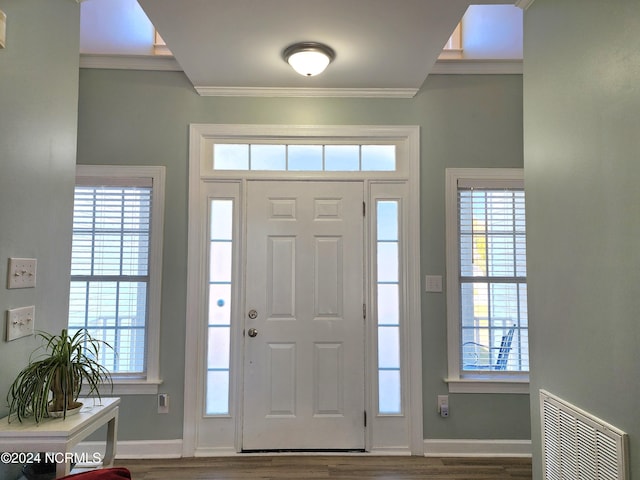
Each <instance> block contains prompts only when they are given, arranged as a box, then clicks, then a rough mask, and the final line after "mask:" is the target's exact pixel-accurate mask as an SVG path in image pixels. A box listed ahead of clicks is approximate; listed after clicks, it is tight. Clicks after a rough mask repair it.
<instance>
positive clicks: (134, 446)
mask: <svg viewBox="0 0 640 480" xmlns="http://www.w3.org/2000/svg"><path fill="white" fill-rule="evenodd" d="M74 451H75V452H77V453H84V454H86V455H87V456H91V455H93V454H94V453H96V452H97V453H99V454H100V455H101V456H102V454H103V453H104V442H82V443H80V444H79V445H78V446H76V447H75V448H74ZM236 454H237V452H236V451H235V450H233V449H231V448H224V449H223V448H211V449H199V450H197V451H196V452H195V456H196V457H207V456H216V457H221V456H230V455H236ZM370 454H374V455H408V454H410V452H409V453H408V451H407V450H406V449H397V450H393V449H378V450H374V451H372V452H370ZM424 455H425V457H531V440H446V439H444V440H441V439H427V440H425V441H424ZM180 457H182V440H181V439H177V440H148V441H144V440H133V441H132V440H120V441H118V451H117V454H116V458H117V459H134V458H135V459H145V458H180Z"/></svg>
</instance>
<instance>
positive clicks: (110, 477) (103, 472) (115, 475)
mask: <svg viewBox="0 0 640 480" xmlns="http://www.w3.org/2000/svg"><path fill="white" fill-rule="evenodd" d="M125 478H126V479H129V480H131V472H129V470H127V469H126V468H122V467H116V468H103V469H99V470H91V471H90V472H83V473H76V474H75V475H67V476H66V477H62V478H61V479H59V480H65V479H69V480H123V479H125Z"/></svg>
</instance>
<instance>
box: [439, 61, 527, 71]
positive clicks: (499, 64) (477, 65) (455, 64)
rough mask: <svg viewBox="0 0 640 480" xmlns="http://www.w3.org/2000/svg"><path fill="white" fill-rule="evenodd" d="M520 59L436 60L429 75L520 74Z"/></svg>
mask: <svg viewBox="0 0 640 480" xmlns="http://www.w3.org/2000/svg"><path fill="white" fill-rule="evenodd" d="M522 71H523V69H522V60H521V59H513V60H511V59H508V60H484V59H465V60H460V59H456V60H438V61H437V62H436V63H435V65H434V66H433V68H432V69H431V72H429V75H522Z"/></svg>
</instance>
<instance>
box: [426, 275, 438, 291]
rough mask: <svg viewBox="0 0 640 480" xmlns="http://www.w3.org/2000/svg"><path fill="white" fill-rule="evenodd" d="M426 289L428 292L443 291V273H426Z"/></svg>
mask: <svg viewBox="0 0 640 480" xmlns="http://www.w3.org/2000/svg"><path fill="white" fill-rule="evenodd" d="M424 289H425V291H427V292H435V293H441V292H442V275H426V276H425V277H424Z"/></svg>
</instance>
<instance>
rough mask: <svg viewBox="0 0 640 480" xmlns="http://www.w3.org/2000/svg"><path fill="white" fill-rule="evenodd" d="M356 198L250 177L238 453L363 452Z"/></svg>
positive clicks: (329, 186)
mask: <svg viewBox="0 0 640 480" xmlns="http://www.w3.org/2000/svg"><path fill="white" fill-rule="evenodd" d="M362 200H363V185H362V183H359V182H260V181H254V182H249V183H248V195H247V265H246V279H247V280H246V311H247V312H249V311H250V310H255V311H256V312H257V316H256V318H250V316H249V315H247V317H246V318H245V332H249V329H255V331H252V332H251V333H252V334H253V333H256V335H255V336H250V335H246V336H245V347H244V356H245V358H244V364H245V372H244V382H245V383H244V416H243V432H242V433H243V441H242V445H243V450H275V449H278V450H281V449H286V450H297V449H314V450H324V449H363V448H364V422H363V415H364V320H363V314H362V305H363V291H364V288H363V216H362Z"/></svg>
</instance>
